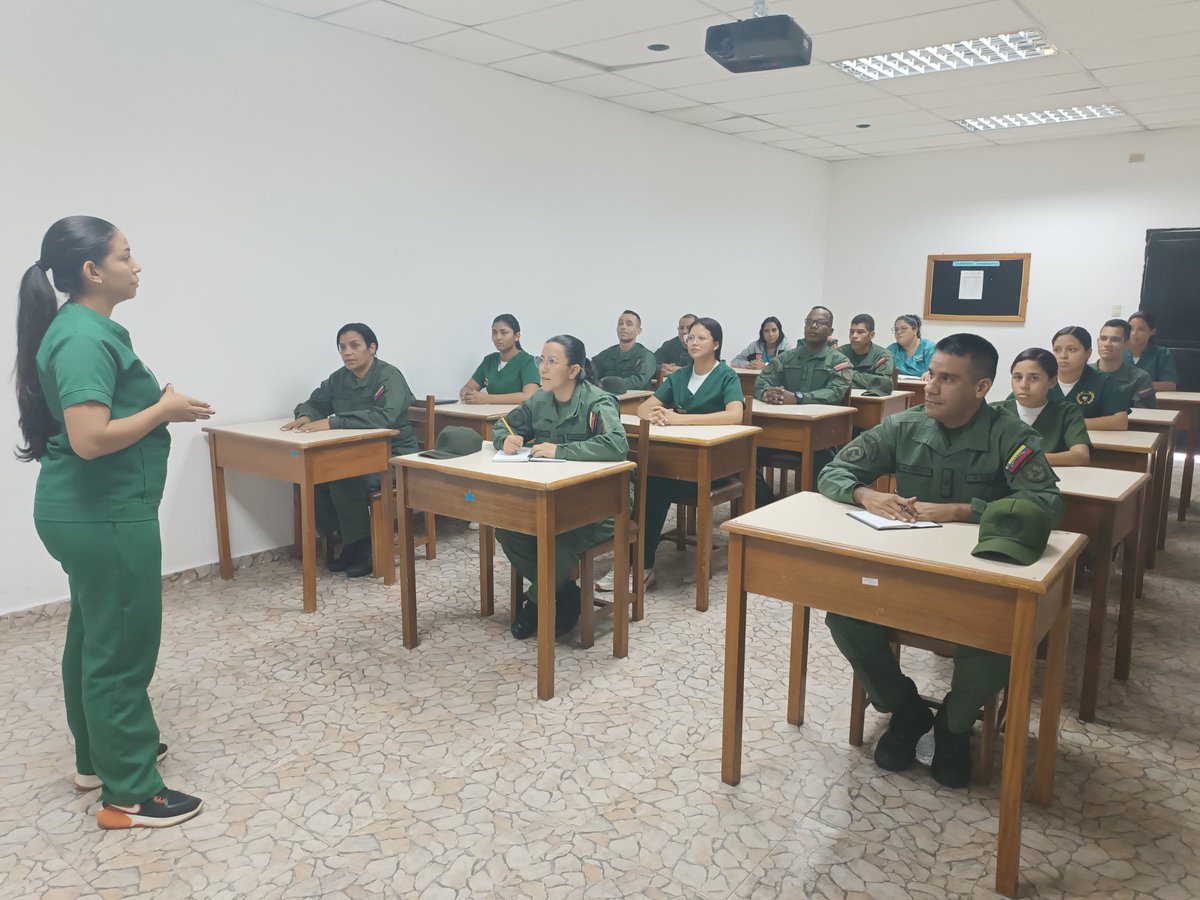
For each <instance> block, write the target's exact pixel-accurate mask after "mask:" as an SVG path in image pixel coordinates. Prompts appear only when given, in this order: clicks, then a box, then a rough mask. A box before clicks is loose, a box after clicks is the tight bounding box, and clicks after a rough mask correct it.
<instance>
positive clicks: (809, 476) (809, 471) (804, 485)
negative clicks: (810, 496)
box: [796, 431, 816, 492]
mask: <svg viewBox="0 0 1200 900" xmlns="http://www.w3.org/2000/svg"><path fill="white" fill-rule="evenodd" d="M815 455H816V454H815V453H814V451H813V448H812V432H811V431H810V432H809V433H808V434H806V435H805V447H804V451H803V453H802V457H803V458H802V459H801V460H800V483H799V484H797V485H796V491H797V492H799V491H811V490H812V488H813V456H815Z"/></svg>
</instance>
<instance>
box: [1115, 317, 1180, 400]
mask: <svg viewBox="0 0 1200 900" xmlns="http://www.w3.org/2000/svg"><path fill="white" fill-rule="evenodd" d="M1157 333H1158V330H1157V329H1156V328H1155V327H1154V317H1153V316H1151V315H1150V313H1148V312H1142V311H1141V310H1138V311H1137V312H1135V313H1134V314H1133V315H1131V316H1130V317H1129V346H1128V347H1126V348H1125V359H1126V360H1128V361H1129V362H1131V363H1133V364H1134V365H1135V366H1137V367H1138V368H1139V369H1141V370H1142V371H1144V372H1148V373H1149V374H1150V378H1151V379H1152V380H1153V381H1154V390H1155V391H1173V390H1175V389H1176V388H1177V387H1178V386H1179V370H1178V369H1177V368H1176V367H1175V357H1174V356H1172V355H1171V351H1170V350H1168V349H1167V348H1166V347H1160V346H1159V345H1158V343H1157V342H1156V341H1155V340H1154V335H1155V334H1157Z"/></svg>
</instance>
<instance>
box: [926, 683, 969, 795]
mask: <svg viewBox="0 0 1200 900" xmlns="http://www.w3.org/2000/svg"><path fill="white" fill-rule="evenodd" d="M949 702H950V695H949V694H947V695H946V699H945V700H944V701H943V702H942V708H941V709H939V710H938V714H937V717H936V718H934V720H933V764H932V765H931V767H930V768H931V770H932V772H933V777H934V778H936V779H937V782H938V784H944V785H945V786H946V787H949V788H960V787H965V786H966V784H967V782H969V781H970V780H971V732H970V731H967V732H965V733H963V734H955V733H954V732H953V731H951V730H950V728H949V727H948V726H947V724H946V705H947V704H948V703H949Z"/></svg>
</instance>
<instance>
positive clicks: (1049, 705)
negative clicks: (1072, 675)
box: [1033, 566, 1075, 806]
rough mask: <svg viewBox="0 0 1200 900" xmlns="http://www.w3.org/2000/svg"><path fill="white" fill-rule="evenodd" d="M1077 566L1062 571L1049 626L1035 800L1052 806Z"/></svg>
mask: <svg viewBox="0 0 1200 900" xmlns="http://www.w3.org/2000/svg"><path fill="white" fill-rule="evenodd" d="M1074 584H1075V567H1074V566H1072V567H1071V568H1070V570H1068V571H1066V572H1064V573H1063V583H1062V594H1061V596H1060V598H1059V602H1058V618H1056V619H1055V620H1054V624H1053V625H1052V626H1050V633H1049V635H1048V638H1049V640H1048V641H1047V642H1046V643H1047V649H1046V670H1045V673H1044V676H1043V677H1044V686H1043V688H1042V717H1041V721H1040V723H1039V724H1038V746H1037V760H1036V762H1035V763H1034V778H1033V802H1034V803H1036V804H1037V805H1038V806H1049V805H1050V801H1051V800H1052V799H1053V798H1054V764H1055V762H1057V758H1058V729H1059V723H1060V720H1061V716H1062V698H1063V673H1064V672H1065V671H1066V668H1067V638H1068V637H1069V636H1070V634H1071V589H1072V587H1073V586H1074Z"/></svg>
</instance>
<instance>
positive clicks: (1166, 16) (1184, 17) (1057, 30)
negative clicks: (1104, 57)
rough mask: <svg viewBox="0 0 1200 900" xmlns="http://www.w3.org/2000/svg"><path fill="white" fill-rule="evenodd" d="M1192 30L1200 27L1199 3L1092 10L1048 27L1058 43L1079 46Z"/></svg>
mask: <svg viewBox="0 0 1200 900" xmlns="http://www.w3.org/2000/svg"><path fill="white" fill-rule="evenodd" d="M1189 31H1200V3H1174V4H1171V5H1169V6H1150V7H1145V8H1142V9H1138V11H1137V13H1136V14H1130V15H1116V16H1102V15H1095V14H1089V15H1088V17H1087V18H1083V19H1077V20H1075V21H1073V22H1059V23H1057V24H1055V25H1053V26H1051V27H1049V28H1048V29H1047V30H1046V36H1047V37H1048V38H1050V39H1051V40H1052V41H1053V42H1054V43H1055V44H1058V43H1060V42H1061V43H1062V44H1064V45H1066V46H1068V47H1071V48H1072V50H1078V49H1082V48H1084V47H1095V46H1101V45H1105V44H1119V43H1123V42H1128V41H1140V40H1145V39H1146V38H1154V37H1162V36H1164V35H1171V34H1181V33H1185V32H1189Z"/></svg>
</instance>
